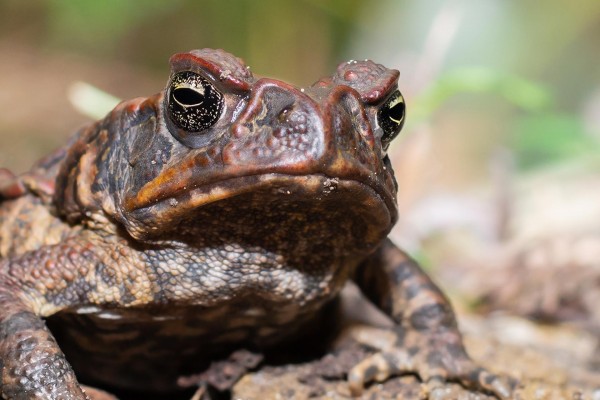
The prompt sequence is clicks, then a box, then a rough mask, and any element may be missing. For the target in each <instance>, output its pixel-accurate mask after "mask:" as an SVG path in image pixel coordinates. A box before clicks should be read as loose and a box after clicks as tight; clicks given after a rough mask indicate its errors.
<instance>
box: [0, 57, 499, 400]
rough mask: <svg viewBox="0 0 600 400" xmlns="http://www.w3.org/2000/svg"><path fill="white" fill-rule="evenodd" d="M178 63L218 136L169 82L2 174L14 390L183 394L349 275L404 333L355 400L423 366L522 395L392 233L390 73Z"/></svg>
mask: <svg viewBox="0 0 600 400" xmlns="http://www.w3.org/2000/svg"><path fill="white" fill-rule="evenodd" d="M171 67H172V76H173V74H176V73H177V72H180V71H193V72H195V73H198V74H201V75H202V76H203V77H204V78H205V79H207V80H208V81H210V82H211V83H212V84H213V85H214V87H215V88H216V89H217V90H218V91H220V92H221V93H222V94H223V98H224V107H223V111H222V114H221V115H220V117H219V119H218V120H217V122H216V123H215V124H214V125H213V126H212V127H210V128H208V129H206V130H204V131H202V132H199V133H193V132H186V131H184V130H182V129H181V128H178V127H177V126H176V125H175V124H174V123H173V122H172V121H171V119H170V117H169V114H168V112H167V111H166V110H167V107H166V102H167V101H168V100H167V99H166V95H165V92H164V91H163V92H161V93H159V94H157V95H155V96H152V97H149V98H139V99H134V100H131V101H127V102H123V103H121V104H120V105H119V106H117V107H116V108H115V110H113V111H112V112H111V113H110V114H109V115H108V116H107V117H106V118H105V119H103V120H101V121H98V122H96V123H95V124H93V125H91V126H89V127H87V128H85V129H83V130H81V131H80V132H78V133H77V134H76V135H75V136H74V137H73V139H72V140H71V141H70V143H69V144H68V145H67V146H66V147H65V148H64V149H62V150H59V151H57V152H55V153H54V154H52V155H50V156H49V157H47V158H46V159H44V160H42V161H40V162H39V163H38V164H37V165H36V166H35V167H34V168H33V169H32V170H31V171H30V172H29V173H26V174H24V175H22V176H18V177H16V176H14V175H12V174H10V173H9V172H8V171H7V170H0V198H2V199H3V200H1V203H0V256H1V259H0V359H1V362H0V374H1V375H0V392H1V393H2V396H3V398H6V399H85V398H86V395H85V394H84V392H83V391H82V389H81V388H80V386H79V384H78V382H77V378H76V376H75V373H74V372H73V370H75V371H76V373H77V376H79V377H80V379H82V380H84V381H86V382H92V383H95V384H100V385H102V384H108V385H110V386H113V387H114V386H118V387H122V388H127V389H141V390H154V391H169V390H172V389H174V388H176V387H177V379H178V378H180V377H181V376H184V375H186V374H187V375H189V374H192V373H195V372H198V371H200V370H201V369H202V368H204V367H205V366H206V365H205V363H204V361H203V360H208V359H210V357H211V356H214V355H215V354H222V353H221V352H227V351H230V350H231V349H235V348H237V347H241V346H245V345H250V346H254V347H257V348H259V349H261V348H268V347H270V346H273V345H277V344H279V343H281V342H282V341H285V340H287V339H288V338H290V337H293V336H294V335H298V334H301V333H302V332H303V329H304V328H305V327H306V326H309V325H310V324H311V322H314V321H316V320H318V318H319V317H320V313H321V310H325V309H326V307H325V306H326V305H327V304H328V303H329V302H330V301H331V300H332V299H334V298H335V297H336V295H337V294H338V292H339V291H340V289H341V288H342V286H343V284H344V282H345V281H347V280H348V279H352V278H353V279H355V280H356V281H357V283H358V284H359V286H360V287H361V288H362V289H363V290H364V292H365V293H366V294H367V295H368V297H369V298H370V299H372V300H373V302H374V303H375V304H376V305H378V306H379V307H380V308H381V309H382V310H383V311H385V312H386V313H387V314H388V315H389V316H390V317H391V318H392V319H393V320H394V321H395V322H396V324H397V325H396V328H395V329H394V334H395V335H397V345H396V346H394V347H393V348H390V349H386V350H384V351H382V352H381V353H378V354H377V355H375V356H373V357H372V358H370V359H367V360H365V361H364V362H362V363H361V364H359V365H358V366H357V367H356V368H355V369H354V370H353V371H352V372H351V373H350V376H349V380H350V384H351V387H352V389H353V390H354V391H356V392H359V391H360V388H361V387H362V385H363V384H364V383H366V382H368V381H370V380H373V379H385V377H386V376H388V375H390V374H394V373H404V372H416V373H418V374H419V375H420V376H421V377H422V378H423V379H425V380H435V379H438V378H442V379H455V380H461V381H463V382H465V383H466V384H468V385H472V386H475V387H478V388H482V389H484V390H489V391H492V392H494V393H496V394H497V395H498V396H500V397H508V396H509V395H510V387H509V385H507V384H506V383H505V381H504V380H503V379H501V378H498V377H496V376H494V375H491V374H488V373H487V372H485V371H483V370H481V369H479V368H477V367H476V366H475V365H473V363H472V362H471V361H470V360H469V358H468V356H467V355H466V353H465V351H464V349H463V346H462V343H461V338H460V335H459V333H458V330H457V328H456V323H455V320H454V316H453V313H452V310H451V308H450V306H449V304H448V302H447V300H446V299H445V298H444V297H443V295H442V294H441V293H440V292H439V291H438V290H437V289H436V287H435V286H434V285H433V284H432V283H431V282H430V281H429V280H428V279H427V277H426V276H425V275H424V274H423V273H422V272H421V270H420V269H419V268H418V266H417V265H416V264H414V262H412V261H411V260H409V259H408V258H407V257H406V256H405V255H404V254H403V253H402V252H400V250H398V249H397V248H396V247H394V246H393V245H392V244H391V243H390V242H389V241H387V239H386V235H387V233H388V232H389V230H390V229H391V227H392V225H393V223H394V222H395V220H396V205H395V193H396V187H395V181H394V178H393V172H392V170H391V167H390V165H389V161H388V160H387V157H385V155H384V154H383V150H382V148H381V136H382V132H381V128H379V126H378V124H377V122H376V121H377V111H378V109H379V107H380V106H381V104H382V103H383V102H384V101H385V100H386V98H387V97H388V96H389V95H390V93H392V91H393V90H395V88H396V84H397V83H396V82H397V78H398V72H397V71H395V70H389V69H386V68H385V67H383V66H381V65H378V64H375V63H373V62H371V61H361V62H354V61H352V62H348V63H344V64H341V65H340V66H339V67H338V70H337V73H336V74H334V76H333V77H331V78H326V79H322V80H320V81H318V82H317V83H315V84H314V85H313V86H312V87H310V88H308V89H306V90H299V89H297V88H295V87H293V86H290V85H288V84H286V83H283V82H280V81H276V80H272V79H264V78H263V79H257V78H254V77H253V76H252V74H251V73H250V71H249V70H248V69H247V68H246V66H245V65H244V64H243V62H242V61H241V60H239V59H237V58H235V57H233V56H231V55H230V54H227V53H225V52H223V51H220V50H209V49H204V50H197V51H192V52H190V53H185V54H178V55H175V56H174V57H173V58H172V59H171ZM50 316H52V318H51V320H50V321H51V322H52V325H53V333H54V334H55V335H56V337H57V338H59V339H60V344H61V348H62V350H61V349H59V347H58V345H57V342H56V340H55V338H54V336H53V334H51V333H50V331H49V330H48V329H47V328H46V325H45V323H44V321H43V320H42V319H41V318H42V317H50ZM63 351H64V353H63ZM64 354H67V358H68V359H69V362H67V361H66V359H67V358H65V355H64ZM71 365H72V366H73V367H71Z"/></svg>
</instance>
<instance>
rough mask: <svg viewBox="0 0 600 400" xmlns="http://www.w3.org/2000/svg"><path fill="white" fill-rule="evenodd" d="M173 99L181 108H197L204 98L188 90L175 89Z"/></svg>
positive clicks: (192, 90)
mask: <svg viewBox="0 0 600 400" xmlns="http://www.w3.org/2000/svg"><path fill="white" fill-rule="evenodd" d="M173 98H174V99H175V100H176V101H177V102H178V103H179V104H181V105H183V106H197V105H200V104H201V103H202V102H203V101H204V96H203V95H201V94H200V93H198V92H197V91H195V90H194V89H190V88H181V89H175V90H174V91H173Z"/></svg>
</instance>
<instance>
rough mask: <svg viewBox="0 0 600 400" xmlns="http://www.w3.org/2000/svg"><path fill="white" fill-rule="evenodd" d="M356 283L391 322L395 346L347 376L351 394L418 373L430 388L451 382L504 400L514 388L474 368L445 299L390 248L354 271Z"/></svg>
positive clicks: (387, 245)
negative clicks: (391, 378) (369, 384)
mask: <svg viewBox="0 0 600 400" xmlns="http://www.w3.org/2000/svg"><path fill="white" fill-rule="evenodd" d="M355 280H356V282H357V284H358V285H359V287H360V288H361V289H362V291H363V292H364V293H365V294H366V296H367V297H368V298H369V299H370V300H371V301H372V302H373V303H375V305H377V306H378V307H379V308H380V309H381V310H383V311H384V312H385V313H386V314H387V315H388V316H390V317H391V318H392V320H393V321H394V323H395V327H394V335H395V343H394V344H393V345H392V346H390V347H389V348H386V349H382V351H380V352H378V353H376V354H374V355H373V356H371V357H369V358H367V359H366V360H364V361H362V362H361V363H359V364H358V365H357V366H356V367H354V368H353V369H352V371H350V375H349V383H350V387H351V389H352V391H353V392H354V393H356V394H358V393H360V391H361V390H362V388H363V385H364V384H365V383H367V382H369V381H372V380H379V381H381V380H384V379H387V377H389V376H391V375H394V374H401V373H417V374H419V376H420V377H421V379H422V380H423V381H425V382H427V383H429V384H430V386H434V385H435V384H436V383H438V382H439V381H440V380H454V381H459V382H461V383H463V384H464V385H466V386H470V387H475V388H478V389H483V390H486V391H489V392H492V393H494V394H495V395H496V396H498V397H500V398H503V399H504V398H508V397H509V396H510V395H511V393H512V390H513V388H514V382H513V381H512V380H511V379H507V378H504V377H501V376H497V375H494V374H492V373H490V372H488V371H486V370H485V369H483V368H481V367H478V366H477V365H476V364H475V363H474V362H473V361H472V360H471V359H470V358H469V356H468V355H467V353H466V351H465V349H464V346H463V343H462V338H461V335H460V333H459V331H458V327H457V324H456V319H455V317H454V313H453V311H452V308H451V306H450V303H449V302H448V300H447V299H446V297H445V296H444V295H443V294H442V293H441V292H440V290H439V289H438V288H437V287H436V286H435V284H434V283H433V282H432V281H431V280H430V279H429V278H428V277H427V276H426V275H425V273H424V272H423V271H422V270H421V269H420V268H419V266H418V265H417V264H416V262H415V261H414V260H412V259H410V258H409V257H408V256H407V255H406V254H404V253H403V252H402V251H401V250H399V249H398V248H397V247H396V246H395V245H393V244H392V243H391V242H389V241H386V242H385V243H384V245H383V246H382V247H381V248H380V249H379V250H378V251H377V252H376V253H375V254H374V255H373V256H372V257H371V258H369V259H368V260H366V261H365V262H364V263H363V264H362V265H361V266H360V267H359V269H358V270H357V274H356V277H355Z"/></svg>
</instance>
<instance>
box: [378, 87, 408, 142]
mask: <svg viewBox="0 0 600 400" xmlns="http://www.w3.org/2000/svg"><path fill="white" fill-rule="evenodd" d="M405 111H406V106H405V104H404V97H402V93H400V91H399V90H396V91H395V92H394V93H392V95H391V96H390V97H389V98H388V99H387V100H386V101H385V103H383V105H382V106H381V108H380V109H379V111H378V112H377V122H378V123H379V126H380V127H381V129H382V130H383V136H382V137H381V146H382V147H383V149H384V150H387V148H388V146H389V145H390V142H391V141H392V140H393V139H394V138H395V137H396V136H398V134H399V133H400V130H402V125H404V114H405Z"/></svg>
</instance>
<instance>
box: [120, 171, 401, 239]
mask: <svg viewBox="0 0 600 400" xmlns="http://www.w3.org/2000/svg"><path fill="white" fill-rule="evenodd" d="M244 199H253V200H252V201H255V202H256V203H257V204H256V205H255V208H256V209H257V210H254V211H252V209H251V208H249V211H248V212H258V213H260V212H263V211H258V209H259V208H261V207H263V206H264V208H265V209H267V210H268V209H271V208H273V207H274V206H275V205H277V207H284V208H285V207H288V206H289V207H293V208H297V207H304V208H305V209H306V212H307V213H308V212H311V210H313V211H312V212H314V209H315V208H316V209H322V210H328V209H343V208H347V209H348V210H347V211H348V213H349V214H355V216H354V217H356V218H362V219H364V220H365V221H368V223H369V224H371V225H373V226H377V227H378V228H376V229H375V230H380V229H382V230H387V231H389V229H391V226H392V225H393V224H394V222H395V221H396V218H397V207H396V201H395V194H394V193H393V192H391V191H390V190H388V189H387V188H386V187H385V186H384V185H383V184H379V183H371V184H366V183H364V182H362V181H360V180H356V179H343V178H337V177H328V176H326V175H323V174H308V175H289V174H278V173H267V174H257V175H246V176H237V177H231V178H227V179H219V180H218V181H215V182H210V183H203V184H201V185H197V186H194V184H190V185H184V186H182V187H181V188H180V189H179V190H177V191H174V192H173V193H171V194H170V195H169V196H162V197H160V198H154V199H144V200H145V201H144V202H141V201H136V200H137V199H135V198H133V199H130V200H129V201H126V202H125V203H126V206H125V207H124V212H123V214H124V219H123V220H124V223H125V225H126V226H128V230H129V231H130V232H131V233H132V234H133V235H134V236H136V237H138V238H143V237H152V236H155V234H159V233H163V232H165V231H168V230H169V226H177V225H178V224H180V223H181V221H182V220H186V219H188V218H189V216H190V215H195V214H197V213H199V212H203V210H207V209H211V210H215V211H214V214H215V215H214V216H212V217H214V218H217V219H218V218H224V217H225V216H223V215H216V214H217V213H219V212H222V211H219V210H220V208H219V206H218V205H219V204H223V207H221V208H222V209H227V210H231V209H232V208H234V207H238V208H244V207H246V206H247V200H244ZM227 212H228V213H229V212H230V211H227ZM323 212H324V211H323ZM268 217H269V216H268V215H266V216H265V218H268ZM204 218H211V215H207V216H205V217H204Z"/></svg>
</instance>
